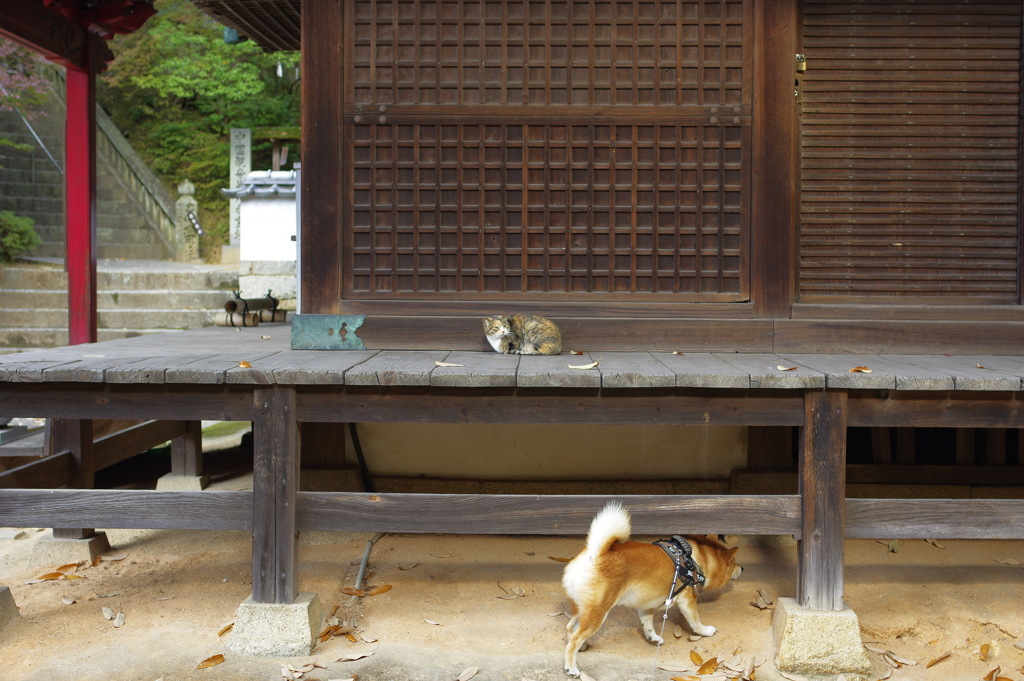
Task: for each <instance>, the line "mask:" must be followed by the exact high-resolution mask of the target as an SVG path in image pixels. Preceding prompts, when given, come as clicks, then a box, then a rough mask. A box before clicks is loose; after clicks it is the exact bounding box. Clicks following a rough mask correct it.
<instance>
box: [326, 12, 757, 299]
mask: <svg viewBox="0 0 1024 681" xmlns="http://www.w3.org/2000/svg"><path fill="white" fill-rule="evenodd" d="M348 14H349V17H350V20H349V24H348V26H347V35H349V36H351V41H350V47H349V50H348V57H347V59H348V62H349V63H348V65H347V69H346V71H347V72H348V73H350V74H351V78H350V79H349V88H348V93H347V96H346V107H345V126H346V140H347V142H346V150H345V165H346V184H347V186H346V196H347V197H348V201H347V208H348V210H347V211H346V216H345V223H344V238H343V242H344V258H343V263H344V267H343V272H344V279H343V281H344V297H345V298H346V299H348V300H366V301H373V300H392V301H394V300H410V301H417V300H419V301H429V300H432V299H435V300H436V299H438V298H439V294H443V295H442V296H441V298H443V299H444V300H446V301H452V300H464V301H473V300H480V301H486V300H496V299H500V300H510V301H514V300H520V299H522V300H535V299H538V298H543V299H545V300H558V299H572V300H574V301H578V302H583V303H586V302H587V301H593V302H595V303H599V302H600V301H601V300H607V299H609V298H610V297H611V298H618V297H620V296H621V297H625V296H629V297H630V299H631V300H637V301H638V302H642V301H644V300H648V301H655V302H666V301H668V302H676V301H678V302H687V301H708V302H732V301H744V300H747V299H748V297H749V294H748V281H747V278H748V274H747V270H748V266H747V265H748V259H749V254H748V252H747V251H748V246H747V244H748V242H749V229H750V226H749V225H750V216H749V207H748V206H749V197H748V193H749V191H748V184H749V175H750V169H749V165H750V160H751V159H750V155H751V151H750V146H751V144H750V143H751V140H750V124H751V119H752V116H751V78H750V67H749V60H750V57H749V55H748V54H747V52H748V50H747V48H746V47H745V44H746V43H747V42H748V39H749V35H750V33H751V25H750V24H751V22H750V20H749V18H748V15H749V14H750V10H749V2H743V1H727V0H715V1H713V2H694V1H683V0H655V1H641V0H616V1H612V2H604V1H597V0H584V1H581V2H573V1H571V0H562V1H557V0H545V1H543V2H511V1H506V2H501V1H496V0H462V1H456V2H382V1H381V0H355V1H354V2H353V3H352V8H351V11H350V12H349V13H348Z"/></svg>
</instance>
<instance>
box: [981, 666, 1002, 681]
mask: <svg viewBox="0 0 1024 681" xmlns="http://www.w3.org/2000/svg"><path fill="white" fill-rule="evenodd" d="M999 671H1000V668H999V667H996V668H995V669H993V670H992V671H990V672H989V673H988V674H986V675H985V676H984V677H983V678H982V679H981V681H992V680H993V679H995V678H996V677H997V676H999Z"/></svg>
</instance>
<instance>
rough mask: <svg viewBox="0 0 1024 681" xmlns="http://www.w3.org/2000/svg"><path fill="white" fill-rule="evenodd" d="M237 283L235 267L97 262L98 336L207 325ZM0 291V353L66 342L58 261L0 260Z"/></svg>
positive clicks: (64, 286) (107, 337)
mask: <svg viewBox="0 0 1024 681" xmlns="http://www.w3.org/2000/svg"><path fill="white" fill-rule="evenodd" d="M237 288H238V272H237V271H236V270H234V269H229V268H224V267H219V266H207V265H191V264H188V263H174V262H167V261H148V262H141V261H112V260H101V261H100V262H99V263H98V268H97V289H98V291H97V296H96V299H97V306H98V307H99V311H98V314H97V325H98V327H99V329H98V335H99V339H100V340H111V339H114V338H125V337H130V336H138V335H142V334H148V333H158V332H161V331H164V332H167V331H171V330H178V329H188V328H198V327H202V326H210V325H212V324H214V323H215V320H216V318H217V317H218V316H220V315H223V314H224V303H225V302H226V301H227V300H228V299H229V298H231V297H232V295H233V291H234V290H236V289H237ZM0 292H2V293H0V295H2V296H3V298H2V300H3V303H2V304H0V308H2V309H3V313H2V314H0V352H5V351H6V352H10V351H15V350H24V349H33V348H44V347H55V346H58V345H66V344H67V324H68V318H67V317H68V315H67V274H66V273H65V272H64V270H63V267H62V266H61V265H59V264H53V263H38V264H24V265H21V264H18V265H9V266H0Z"/></svg>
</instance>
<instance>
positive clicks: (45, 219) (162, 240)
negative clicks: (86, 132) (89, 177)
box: [0, 81, 175, 260]
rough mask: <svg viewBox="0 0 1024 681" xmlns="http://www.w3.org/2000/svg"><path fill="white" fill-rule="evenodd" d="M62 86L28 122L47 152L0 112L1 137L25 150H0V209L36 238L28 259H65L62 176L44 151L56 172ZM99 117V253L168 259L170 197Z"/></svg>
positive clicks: (14, 117) (13, 116) (60, 154)
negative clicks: (26, 221)
mask: <svg viewBox="0 0 1024 681" xmlns="http://www.w3.org/2000/svg"><path fill="white" fill-rule="evenodd" d="M62 87H63V83H62V82H59V81H58V82H55V84H54V89H53V95H52V96H50V97H49V98H48V100H47V102H46V104H45V105H44V106H43V108H42V110H41V111H39V112H38V115H36V116H35V117H34V119H33V120H32V121H31V124H32V127H33V128H34V130H35V132H36V134H37V135H38V136H39V138H40V139H41V140H42V143H43V145H45V147H46V150H44V149H43V148H41V147H40V145H39V143H38V142H37V141H36V140H35V138H34V137H33V136H32V134H31V133H30V132H29V130H28V129H27V128H26V126H25V123H24V122H23V121H22V120H21V119H20V118H19V117H18V114H17V113H15V112H13V111H3V112H0V137H2V138H5V139H8V140H11V141H12V142H15V143H18V144H21V145H24V146H25V147H28V149H27V150H23V149H16V148H13V147H10V146H5V145H0V210H10V211H13V212H14V213H16V214H18V215H24V216H27V217H30V218H32V220H33V221H34V222H35V228H36V233H38V234H39V236H40V238H41V239H42V245H41V246H40V247H39V248H37V249H34V250H33V251H32V252H31V253H29V254H28V255H31V256H35V257H44V258H62V257H64V230H65V225H64V176H63V175H62V173H61V171H60V170H59V169H58V168H57V167H56V166H55V165H54V163H53V161H51V160H50V158H49V157H48V156H47V153H46V151H47V150H48V151H49V153H50V155H52V156H53V158H54V159H55V160H56V163H57V165H59V166H60V167H61V168H63V167H64V166H65V158H64V113H65V112H64V103H63V99H62V93H63V90H62ZM97 117H98V121H97V140H96V145H97V158H96V185H97V188H96V204H97V205H96V225H97V229H96V232H97V233H96V241H97V256H98V257H99V258H123V259H131V260H160V259H165V258H174V257H175V253H174V252H173V250H174V247H173V246H172V245H171V242H170V240H169V235H168V233H167V232H168V231H169V230H170V231H171V232H173V219H171V218H168V217H167V210H168V208H169V209H170V212H171V214H172V215H173V202H172V199H171V198H170V197H169V196H168V195H167V192H166V189H164V188H163V186H162V185H161V184H160V182H159V180H157V179H156V178H155V176H153V174H152V172H150V171H149V170H148V168H145V166H144V164H143V163H142V161H141V159H139V158H138V155H137V154H136V153H135V152H134V150H132V149H131V147H130V145H128V143H127V141H125V140H124V137H123V136H122V135H121V133H120V132H119V131H118V130H117V129H116V127H115V126H114V125H113V123H112V122H111V121H110V119H109V117H108V116H107V115H106V114H105V113H104V112H103V111H102V110H98V112H97ZM140 176H141V177H144V178H145V179H144V181H141V180H140V179H139V178H140ZM158 204H159V205H158ZM169 219H170V224H167V223H168V220H169ZM157 225H158V226H157Z"/></svg>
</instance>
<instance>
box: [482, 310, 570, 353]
mask: <svg viewBox="0 0 1024 681" xmlns="http://www.w3.org/2000/svg"><path fill="white" fill-rule="evenodd" d="M484 333H485V334H487V341H488V342H489V343H490V344H491V347H492V348H494V349H495V350H497V351H498V352H500V353H502V354H505V355H557V354H559V353H560V352H562V332H561V331H559V330H558V327H557V326H555V323H554V322H552V321H551V320H549V319H545V318H544V317H541V316H540V315H536V314H513V315H499V316H497V317H487V318H485V319H484Z"/></svg>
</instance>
